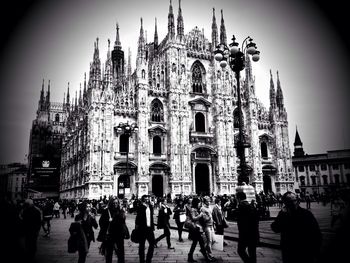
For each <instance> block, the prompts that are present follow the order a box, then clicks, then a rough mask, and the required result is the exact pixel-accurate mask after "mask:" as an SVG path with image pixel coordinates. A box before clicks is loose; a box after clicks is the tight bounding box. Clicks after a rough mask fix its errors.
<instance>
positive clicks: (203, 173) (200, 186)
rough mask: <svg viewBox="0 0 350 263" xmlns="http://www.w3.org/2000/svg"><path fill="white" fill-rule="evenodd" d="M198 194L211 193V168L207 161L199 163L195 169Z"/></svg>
mask: <svg viewBox="0 0 350 263" xmlns="http://www.w3.org/2000/svg"><path fill="white" fill-rule="evenodd" d="M195 174H196V176H195V179H196V194H197V195H208V196H209V195H210V185H209V184H210V183H209V168H208V165H207V164H206V163H198V164H197V165H196V171H195Z"/></svg>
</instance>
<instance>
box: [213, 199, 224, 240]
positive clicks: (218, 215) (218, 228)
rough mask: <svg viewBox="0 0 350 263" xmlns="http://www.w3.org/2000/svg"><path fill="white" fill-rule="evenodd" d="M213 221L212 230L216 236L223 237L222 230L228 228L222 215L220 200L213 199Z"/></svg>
mask: <svg viewBox="0 0 350 263" xmlns="http://www.w3.org/2000/svg"><path fill="white" fill-rule="evenodd" d="M212 214H213V220H214V228H215V232H216V234H218V235H224V229H225V228H226V227H228V225H227V222H226V219H225V217H224V214H223V212H222V208H221V199H220V198H218V197H217V198H216V199H215V206H214V207H213V212H212ZM226 245H227V244H226V242H224V246H226Z"/></svg>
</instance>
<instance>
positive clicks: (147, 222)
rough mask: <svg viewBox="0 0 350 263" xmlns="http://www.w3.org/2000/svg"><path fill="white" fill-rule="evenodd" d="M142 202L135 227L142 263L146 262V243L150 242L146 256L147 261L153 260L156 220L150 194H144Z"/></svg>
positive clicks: (147, 262) (148, 262) (149, 262)
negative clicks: (154, 220) (154, 219)
mask: <svg viewBox="0 0 350 263" xmlns="http://www.w3.org/2000/svg"><path fill="white" fill-rule="evenodd" d="M141 202H142V203H141V204H140V206H139V207H138V210H137V214H136V219H135V229H137V232H138V233H139V238H140V241H139V258H140V263H144V262H145V243H146V240H147V242H148V252H147V256H146V263H151V262H152V257H153V251H154V244H155V238H154V222H153V206H152V205H151V204H150V197H149V195H143V196H142V197H141Z"/></svg>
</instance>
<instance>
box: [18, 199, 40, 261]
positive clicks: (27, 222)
mask: <svg viewBox="0 0 350 263" xmlns="http://www.w3.org/2000/svg"><path fill="white" fill-rule="evenodd" d="M22 218H23V232H24V242H25V243H24V245H25V256H26V261H27V262H34V258H35V254H36V250H37V240H38V235H39V231H40V227H41V211H40V210H39V208H37V207H36V206H34V203H33V200H31V199H26V200H25V202H24V209H23V214H22Z"/></svg>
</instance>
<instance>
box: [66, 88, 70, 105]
mask: <svg viewBox="0 0 350 263" xmlns="http://www.w3.org/2000/svg"><path fill="white" fill-rule="evenodd" d="M66 106H67V109H68V110H69V109H70V95H69V82H68V86H67V99H66Z"/></svg>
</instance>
